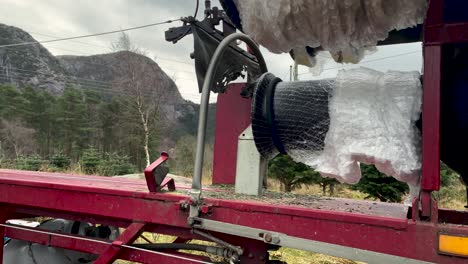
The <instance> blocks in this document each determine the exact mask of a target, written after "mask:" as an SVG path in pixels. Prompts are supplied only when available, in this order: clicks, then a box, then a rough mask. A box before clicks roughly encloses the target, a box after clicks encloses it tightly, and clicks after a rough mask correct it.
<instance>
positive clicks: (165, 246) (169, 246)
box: [132, 243, 208, 252]
mask: <svg viewBox="0 0 468 264" xmlns="http://www.w3.org/2000/svg"><path fill="white" fill-rule="evenodd" d="M132 246H134V247H137V248H141V249H149V250H156V251H162V250H179V249H182V250H194V251H202V252H207V249H208V246H206V245H199V244H185V243H156V244H133V245H132Z"/></svg>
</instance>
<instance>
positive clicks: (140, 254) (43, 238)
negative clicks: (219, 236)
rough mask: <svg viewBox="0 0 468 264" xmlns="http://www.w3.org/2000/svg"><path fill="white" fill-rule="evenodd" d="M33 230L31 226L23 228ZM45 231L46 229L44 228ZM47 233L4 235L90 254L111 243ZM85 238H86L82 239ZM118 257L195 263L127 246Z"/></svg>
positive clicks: (150, 263)
mask: <svg viewBox="0 0 468 264" xmlns="http://www.w3.org/2000/svg"><path fill="white" fill-rule="evenodd" d="M23 229H29V230H33V229H32V228H24V227H23ZM44 231H47V230H44ZM47 233H50V235H49V234H45V233H44V234H38V233H37V232H33V231H27V230H18V229H14V228H7V230H6V235H7V236H8V237H12V238H15V239H19V240H25V241H31V242H32V243H38V244H41V245H46V246H51V247H59V248H66V249H70V250H75V251H80V252H85V253H92V254H97V255H100V254H103V253H104V252H105V251H106V250H107V249H108V247H109V245H111V241H107V240H97V239H92V240H89V238H86V237H82V236H76V235H73V236H66V237H65V236H63V234H62V233H57V232H51V231H47ZM83 238H84V239H86V240H83ZM171 254H172V255H176V256H179V257H185V258H190V259H194V260H202V261H207V258H206V257H200V256H196V255H188V254H183V253H171ZM119 258H120V259H126V260H130V261H135V262H140V263H147V264H160V263H165V264H166V263H168V264H180V263H184V264H189V263H196V262H192V261H184V262H182V261H181V260H180V259H176V258H173V257H169V256H163V255H159V254H157V253H154V252H148V251H141V250H135V249H129V248H122V249H121V251H120V253H119ZM0 260H1V258H0Z"/></svg>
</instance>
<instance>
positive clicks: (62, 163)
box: [50, 153, 71, 170]
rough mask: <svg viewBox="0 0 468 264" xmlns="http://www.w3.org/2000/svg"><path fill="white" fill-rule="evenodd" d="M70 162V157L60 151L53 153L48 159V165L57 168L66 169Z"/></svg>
mask: <svg viewBox="0 0 468 264" xmlns="http://www.w3.org/2000/svg"><path fill="white" fill-rule="evenodd" d="M70 164H71V160H70V158H69V157H67V156H66V155H64V154H62V153H57V154H54V155H53V156H52V157H51V159H50V165H51V166H53V167H55V168H57V169H62V170H64V169H68V168H69V167H70Z"/></svg>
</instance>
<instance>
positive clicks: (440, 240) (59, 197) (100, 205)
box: [0, 0, 468, 264]
mask: <svg viewBox="0 0 468 264" xmlns="http://www.w3.org/2000/svg"><path fill="white" fill-rule="evenodd" d="M207 2H209V1H207ZM223 2H224V3H225V5H227V7H226V8H225V9H229V2H230V1H223ZM429 2H430V3H429V8H428V10H427V16H426V19H425V23H424V25H423V26H419V27H418V28H419V30H420V31H419V33H421V31H422V32H423V34H422V35H423V58H424V77H423V91H424V94H423V111H422V179H421V191H420V194H419V196H418V197H417V198H415V199H414V201H413V203H412V205H411V206H406V205H403V204H391V203H380V202H369V201H356V200H348V199H333V198H327V199H325V198H323V199H321V198H314V199H310V200H308V201H307V202H306V203H304V202H302V203H296V205H291V204H294V200H291V199H290V200H288V201H287V202H285V201H284V200H283V199H281V197H280V198H278V197H269V196H260V197H257V196H252V195H251V194H260V192H261V189H262V186H263V181H264V179H263V178H262V175H264V171H265V162H264V161H262V157H261V156H260V154H259V153H258V151H257V152H256V151H252V146H255V145H252V134H253V133H256V132H255V131H253V132H252V129H250V130H249V129H248V128H249V125H250V122H251V116H252V115H257V116H259V117H260V118H263V119H262V120H263V122H265V126H267V127H269V130H268V131H269V132H268V131H267V132H268V133H266V136H265V142H266V143H265V144H264V146H266V147H269V148H272V147H274V148H276V149H278V150H279V151H280V152H281V149H280V148H281V140H282V138H281V137H279V136H278V133H272V131H273V132H278V131H274V129H278V128H275V127H273V128H272V127H271V126H272V122H271V118H272V117H271V115H269V114H268V111H267V110H268V109H270V108H271V107H273V106H271V105H270V104H271V100H270V101H268V100H265V101H262V107H261V109H263V110H264V111H263V112H262V110H255V109H254V110H252V108H251V105H252V102H251V99H249V98H251V95H252V93H253V92H252V85H251V84H247V85H246V84H243V83H238V84H229V85H227V83H228V82H229V81H230V80H233V79H236V78H237V77H238V76H239V75H240V74H241V72H242V71H243V70H246V69H247V71H248V72H249V74H251V73H252V72H254V71H257V73H264V72H267V67H266V64H265V62H264V60H263V58H262V56H261V53H260V51H259V49H258V47H257V45H256V44H255V43H254V42H253V41H252V40H251V39H250V38H249V37H248V36H246V35H244V34H241V33H234V31H235V30H234V25H233V24H232V23H231V22H229V21H230V20H229V19H228V17H227V15H226V13H224V12H222V11H221V10H218V9H216V8H210V7H209V8H207V10H206V14H207V16H206V18H205V20H203V21H201V22H199V21H195V19H194V18H190V17H189V18H187V19H186V22H187V24H186V25H184V26H182V27H180V28H172V29H170V30H169V31H167V32H166V39H167V40H170V41H177V40H179V39H180V38H181V37H183V36H185V35H187V34H194V36H195V38H194V39H195V52H194V54H193V57H194V58H195V63H196V70H197V74H198V75H199V76H201V77H200V78H199V82H200V84H203V85H201V87H202V91H201V92H202V101H201V110H200V119H199V128H198V146H197V160H196V164H195V173H194V177H193V183H192V186H188V185H186V184H180V183H178V182H177V181H174V179H171V178H169V177H166V174H167V169H165V168H164V167H163V166H162V165H163V163H164V162H165V161H167V159H168V158H169V157H168V155H167V154H165V153H163V154H162V155H161V157H160V158H158V159H157V160H156V161H155V162H154V163H153V164H151V166H149V167H148V168H146V169H145V172H144V175H145V180H130V179H120V178H119V179H117V178H108V177H97V176H82V175H68V174H60V173H43V172H30V171H16V170H0V208H1V211H0V236H6V237H8V238H10V239H12V240H23V241H29V243H30V245H40V246H43V247H44V248H46V249H54V250H59V249H66V250H71V251H76V252H81V253H83V254H86V256H89V255H91V256H93V257H92V258H89V259H88V258H84V257H77V258H76V259H72V260H70V261H71V262H70V263H86V262H92V261H94V263H96V264H97V263H99V264H100V263H113V262H114V261H115V260H116V259H125V260H130V261H134V262H141V263H215V262H222V263H225V262H227V263H250V264H254V263H278V262H279V261H277V260H271V259H270V257H269V252H271V251H272V250H277V249H278V248H280V247H290V248H295V249H301V250H306V251H313V252H318V253H323V254H328V255H333V256H338V257H343V258H349V259H353V260H358V261H363V262H367V263H467V262H468V258H467V257H468V213H467V212H464V211H454V210H445V209H440V208H438V206H437V203H436V201H435V200H434V199H433V198H432V195H431V193H432V192H433V191H437V190H439V188H440V176H439V175H440V173H439V170H440V168H439V166H440V163H439V160H440V159H441V154H442V158H443V159H445V160H446V161H447V164H449V165H450V166H453V167H456V168H454V169H457V171H458V172H460V173H461V174H462V176H464V175H467V174H465V169H466V167H465V166H466V162H465V163H463V161H462V160H464V159H466V156H464V152H463V150H464V149H465V148H464V147H466V146H467V143H466V142H467V141H466V134H465V135H464V136H463V137H465V138H463V137H460V135H462V134H463V131H466V130H463V129H466V126H465V124H463V122H457V120H456V118H461V120H465V122H466V120H467V119H466V114H467V111H466V104H465V103H464V102H460V101H459V100H458V101H457V100H456V99H457V98H466V97H463V94H465V95H466V83H467V81H466V69H468V65H467V63H466V61H468V60H466V59H465V57H464V54H466V51H468V46H467V44H466V43H467V42H468V35H467V34H466V32H467V29H468V17H467V15H466V12H461V11H460V10H466V8H467V7H468V5H467V4H466V3H465V2H464V1H449V0H445V1H443V0H431V1H429ZM231 15H232V13H231ZM231 18H232V17H231ZM232 20H233V19H231V21H232ZM220 21H223V31H222V32H221V31H219V30H217V29H215V26H216V25H218V24H219V23H220ZM416 30H417V29H416ZM420 35H421V34H416V37H414V36H415V35H414V34H413V33H411V32H405V31H401V32H393V33H391V34H390V37H389V39H387V40H386V41H383V42H382V43H381V44H382V45H383V44H395V43H405V42H409V41H419V37H420ZM237 40H242V41H244V42H245V43H246V44H247V45H248V47H249V52H244V51H243V50H242V49H240V48H239V47H238V46H234V45H230V44H232V43H233V42H235V41H237ZM223 55H224V56H223ZM272 83H273V84H272ZM277 83H278V81H275V80H274V79H271V80H268V83H267V84H268V85H266V84H265V87H264V89H265V93H267V94H268V93H271V87H273V86H274V85H276V84H277ZM257 85H258V84H257ZM269 87H270V88H269ZM210 91H216V92H222V93H220V94H219V95H218V100H217V112H216V132H215V134H216V135H215V152H214V162H213V163H214V165H213V166H214V168H213V170H214V172H213V174H214V176H213V183H214V184H235V186H236V188H235V189H236V192H237V193H244V195H243V194H235V192H234V191H232V190H229V189H226V188H217V187H214V186H202V185H201V178H202V173H201V170H202V164H203V152H204V151H203V146H204V142H205V132H206V119H207V110H208V102H209V94H210ZM245 97H247V98H245ZM265 97H266V98H268V96H265ZM441 98H442V100H441ZM447 98H450V100H452V101H451V103H450V104H448V105H446V104H444V102H445V101H446V100H447ZM257 103H258V102H257ZM451 106H455V107H451ZM265 109H266V110H265ZM252 113H253V114H252ZM447 113H448V114H447ZM463 115H464V116H463ZM273 126H274V124H273ZM447 127H448V129H447V130H444V129H446V128H447ZM255 129H256V128H254V130H255ZM257 129H258V128H257ZM451 131H456V134H453V133H452V132H451ZM257 132H258V131H257ZM447 135H448V136H447ZM446 138H448V139H446ZM238 153H241V155H238ZM447 155H448V156H447ZM450 161H452V162H450ZM457 166H458V167H457ZM465 179H466V178H465ZM166 189H167V190H166ZM187 191H188V193H189V194H188V195H187V194H186V192H187ZM245 194H250V195H245ZM37 216H43V217H52V218H62V219H69V220H71V221H73V222H74V224H73V225H71V227H70V228H71V229H69V230H68V229H67V230H68V231H67V230H65V231H62V232H59V231H57V230H53V229H52V230H51V229H50V228H47V227H46V226H44V225H40V226H39V227H36V228H33V227H25V226H18V225H14V224H11V223H7V220H9V219H23V218H31V217H37ZM76 223H78V224H76ZM81 223H91V224H92V225H89V226H88V227H86V229H85V231H84V232H80V230H82V229H80V228H81ZM93 225H96V226H94V229H93V228H90V227H93ZM105 226H111V227H120V228H124V231H123V232H122V233H121V234H120V235H118V236H117V237H116V238H115V239H109V232H105V231H106V230H105V228H101V229H98V227H105ZM100 230H101V231H103V232H100ZM98 231H99V232H98ZM142 232H152V233H158V234H166V235H171V236H174V237H176V238H175V240H174V241H173V242H171V243H148V244H135V243H134V241H135V240H136V239H137V238H138V237H139V236H140V235H141V234H142ZM191 240H202V241H209V242H212V243H210V244H206V243H204V244H199V243H198V244H197V243H188V242H189V241H191ZM10 243H11V242H10ZM7 247H8V244H7V245H6V246H5V247H2V248H0V256H1V255H2V254H3V250H4V249H6V248H7ZM180 250H188V251H183V252H181V251H180ZM54 252H57V251H54ZM194 252H203V253H204V254H202V255H200V254H194ZM23 253H24V252H23ZM18 254H20V252H19V253H18ZM208 256H216V257H217V258H210V257H208ZM0 263H2V258H0ZM3 263H8V262H7V259H5V258H3Z"/></svg>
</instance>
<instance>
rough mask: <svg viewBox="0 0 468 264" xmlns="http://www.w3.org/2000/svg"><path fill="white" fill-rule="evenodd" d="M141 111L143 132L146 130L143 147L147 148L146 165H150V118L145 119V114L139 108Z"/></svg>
mask: <svg viewBox="0 0 468 264" xmlns="http://www.w3.org/2000/svg"><path fill="white" fill-rule="evenodd" d="M138 110H139V112H140V117H141V124H142V125H143V132H144V134H145V135H144V137H145V138H144V142H143V149H144V150H145V159H146V167H148V166H149V165H150V155H149V149H148V142H149V130H148V120H147V119H146V120H145V116H144V115H143V112H142V111H141V109H138Z"/></svg>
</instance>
